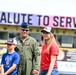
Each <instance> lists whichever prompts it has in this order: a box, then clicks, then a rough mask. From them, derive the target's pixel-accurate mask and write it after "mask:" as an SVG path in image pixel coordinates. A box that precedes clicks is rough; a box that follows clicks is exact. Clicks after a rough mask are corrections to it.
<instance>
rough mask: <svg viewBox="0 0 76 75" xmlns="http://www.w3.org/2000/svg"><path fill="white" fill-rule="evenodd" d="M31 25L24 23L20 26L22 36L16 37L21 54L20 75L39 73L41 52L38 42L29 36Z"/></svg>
mask: <svg viewBox="0 0 76 75" xmlns="http://www.w3.org/2000/svg"><path fill="white" fill-rule="evenodd" d="M28 34H29V25H28V24H27V23H26V22H23V23H22V24H21V25H20V35H19V36H16V37H15V39H16V40H17V47H16V50H17V52H18V53H19V54H20V59H21V60H20V64H19V72H18V74H19V75H32V74H38V73H39V63H40V62H39V60H40V52H39V48H38V43H37V41H36V40H35V39H34V38H33V37H30V36H29V35H28Z"/></svg>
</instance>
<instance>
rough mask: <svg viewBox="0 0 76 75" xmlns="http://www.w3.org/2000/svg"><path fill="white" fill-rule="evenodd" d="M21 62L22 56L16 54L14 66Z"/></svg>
mask: <svg viewBox="0 0 76 75" xmlns="http://www.w3.org/2000/svg"><path fill="white" fill-rule="evenodd" d="M19 61H20V56H19V54H17V53H16V54H15V57H14V62H13V63H14V64H19Z"/></svg>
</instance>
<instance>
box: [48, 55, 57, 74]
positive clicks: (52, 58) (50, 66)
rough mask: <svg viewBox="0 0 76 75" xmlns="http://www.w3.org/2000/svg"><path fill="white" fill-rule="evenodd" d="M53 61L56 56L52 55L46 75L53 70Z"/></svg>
mask: <svg viewBox="0 0 76 75" xmlns="http://www.w3.org/2000/svg"><path fill="white" fill-rule="evenodd" d="M55 61H56V56H54V55H52V56H51V62H50V65H49V70H48V73H47V75H50V74H51V73H52V70H53V67H54V64H55Z"/></svg>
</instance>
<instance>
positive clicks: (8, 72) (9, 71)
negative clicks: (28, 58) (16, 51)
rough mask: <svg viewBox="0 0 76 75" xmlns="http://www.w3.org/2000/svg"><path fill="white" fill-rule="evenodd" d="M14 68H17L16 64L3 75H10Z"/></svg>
mask: <svg viewBox="0 0 76 75" xmlns="http://www.w3.org/2000/svg"><path fill="white" fill-rule="evenodd" d="M16 66H17V65H16V64H13V65H12V67H11V68H9V69H8V70H7V71H6V72H5V73H4V75H8V74H10V73H11V72H12V71H13V70H14V69H15V68H16Z"/></svg>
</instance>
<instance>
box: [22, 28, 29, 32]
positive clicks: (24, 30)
mask: <svg viewBox="0 0 76 75" xmlns="http://www.w3.org/2000/svg"><path fill="white" fill-rule="evenodd" d="M21 30H22V31H26V32H27V31H29V30H26V29H21Z"/></svg>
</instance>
